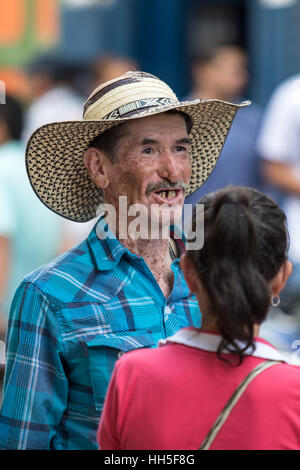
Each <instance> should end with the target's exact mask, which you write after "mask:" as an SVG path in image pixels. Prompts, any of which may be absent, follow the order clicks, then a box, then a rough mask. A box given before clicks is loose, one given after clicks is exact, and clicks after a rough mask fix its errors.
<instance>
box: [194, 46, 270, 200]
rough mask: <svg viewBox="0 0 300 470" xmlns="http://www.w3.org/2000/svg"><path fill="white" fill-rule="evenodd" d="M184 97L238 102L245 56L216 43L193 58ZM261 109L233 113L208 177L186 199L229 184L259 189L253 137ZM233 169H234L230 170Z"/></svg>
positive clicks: (239, 50) (245, 70) (254, 107)
mask: <svg viewBox="0 0 300 470" xmlns="http://www.w3.org/2000/svg"><path fill="white" fill-rule="evenodd" d="M191 77H192V89H191V91H190V93H189V95H188V97H187V98H188V99H196V98H203V99H211V98H214V99H220V100H222V101H230V102H232V103H238V102H240V101H241V96H243V94H244V93H245V89H246V86H247V83H248V58H247V55H246V53H245V51H244V50H243V49H242V48H240V47H239V46H236V45H226V44H224V45H220V46H218V47H214V48H212V49H211V50H208V51H206V53H205V54H202V55H201V56H199V57H197V58H196V59H195V60H193V62H192V66H191ZM261 117H262V112H261V110H260V108H259V106H257V105H253V104H252V106H251V107H250V109H242V110H241V111H240V112H239V113H238V114H237V116H236V119H235V120H234V122H233V125H232V128H231V130H230V134H229V136H228V139H227V140H226V142H225V145H224V148H223V150H222V152H221V155H220V158H219V161H218V164H217V165H216V167H215V169H214V172H213V174H212V177H211V178H209V179H208V180H207V181H206V183H205V184H204V185H203V186H202V187H201V188H200V189H199V190H198V191H196V192H195V193H194V194H193V195H192V196H191V197H189V198H188V199H187V201H186V202H187V203H189V204H194V203H196V202H197V201H198V200H199V199H200V198H201V197H202V196H203V195H204V194H208V193H210V192H212V191H216V190H218V189H220V188H222V187H225V186H227V185H229V184H233V185H242V186H249V187H254V188H257V189H262V186H261V179H260V171H259V157H258V153H257V150H256V139H257V136H258V132H259V129H260V123H261ZM232 168H234V171H232Z"/></svg>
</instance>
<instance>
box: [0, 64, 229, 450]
mask: <svg viewBox="0 0 300 470" xmlns="http://www.w3.org/2000/svg"><path fill="white" fill-rule="evenodd" d="M237 109H238V106H237V105H232V104H227V103H221V102H215V101H213V100H212V101H208V102H201V101H200V100H197V101H195V102H191V103H184V104H181V103H179V101H178V100H177V98H176V96H175V94H174V93H173V91H172V90H171V89H170V88H169V87H168V86H167V85H166V84H165V83H164V82H162V81H161V80H159V79H158V78H156V77H154V76H152V75H150V74H147V73H143V72H129V73H126V74H125V75H123V76H121V77H118V78H117V79H115V80H114V81H112V82H109V83H105V84H102V85H100V86H99V87H98V88H97V89H96V90H94V92H93V93H92V95H91V96H90V97H89V99H88V100H87V102H86V104H85V109H84V119H83V121H73V122H65V123H53V124H48V125H46V126H43V127H42V128H40V129H39V131H37V132H36V133H35V134H34V135H33V136H32V138H31V140H30V142H29V145H28V148H27V157H26V158H27V168H28V175H29V178H30V181H31V184H32V185H33V187H34V189H35V192H36V194H37V195H38V196H39V198H40V199H41V200H42V201H43V202H44V204H46V205H47V206H48V207H49V208H51V209H52V210H53V211H55V212H57V213H59V214H60V215H62V216H64V217H66V218H69V219H71V220H76V221H80V222H84V221H86V220H90V219H92V218H93V217H95V215H96V214H97V213H98V214H99V213H100V212H101V211H102V212H103V214H102V216H101V217H100V220H99V222H98V224H97V225H96V226H95V228H94V229H93V230H92V232H91V234H90V236H89V238H88V239H87V240H86V241H85V242H83V243H82V244H81V245H79V246H77V247H75V248H74V249H72V250H70V251H69V252H67V253H66V254H65V255H63V256H62V257H61V258H59V259H58V260H56V261H54V262H53V263H51V264H50V265H48V266H46V267H43V268H41V269H39V270H38V271H36V272H34V273H33V274H30V275H29V276H27V277H26V278H25V279H24V280H23V282H22V284H21V286H20V287H19V289H18V291H17V293H16V295H15V298H14V302H13V305H12V310H11V317H10V330H9V334H8V351H7V371H6V378H5V390H4V401H3V406H2V411H1V419H0V443H1V446H2V448H19V449H24V448H25V449H49V448H50V449H96V448H97V443H96V430H97V425H98V421H99V417H100V413H101V410H102V406H103V401H104V397H105V394H106V390H107V385H108V381H109V379H110V375H111V372H112V370H113V367H114V363H115V361H116V360H117V358H118V357H120V355H122V354H123V353H126V352H128V351H131V350H133V349H137V348H142V347H154V346H156V344H157V341H158V340H159V339H160V338H161V337H166V336H169V335H170V334H173V333H174V332H175V331H177V330H178V329H179V328H181V327H183V326H187V325H199V324H200V313H199V309H198V305H197V303H196V301H195V297H192V298H189V291H188V288H187V285H186V283H185V281H184V278H183V275H182V272H181V271H180V269H179V256H180V253H181V251H182V250H183V249H184V240H181V239H178V240H177V242H175V235H174V232H173V230H170V228H169V234H168V239H166V238H164V237H158V238H154V237H153V238H152V237H151V236H149V232H148V238H147V237H146V238H143V237H140V238H138V237H137V236H136V235H137V231H136V230H133V229H132V222H134V218H133V212H134V211H133V212H132V211H131V209H132V207H134V206H135V207H136V204H138V206H139V207H141V206H142V207H143V208H144V209H145V217H144V218H143V220H142V225H145V224H148V222H151V223H152V222H154V225H156V226H158V228H162V229H163V228H165V223H164V217H165V216H166V215H170V220H171V222H175V223H176V220H178V219H180V218H181V211H182V206H183V202H184V196H185V195H186V194H187V193H188V192H193V191H195V190H196V189H197V187H198V186H199V185H200V184H201V183H202V182H203V181H204V180H205V178H207V177H208V176H209V174H210V172H211V170H212V168H213V166H214V165H215V162H216V160H217V158H218V155H219V152H220V150H221V148H222V145H223V143H224V140H225V138H226V135H227V133H228V131H229V128H230V125H231V122H232V120H233V118H234V115H235V113H236V111H237ZM168 111H171V112H170V113H169V112H168ZM178 112H179V113H178ZM181 113H183V114H181ZM191 125H192V129H191V128H190V126H191ZM188 133H189V135H188ZM83 161H84V163H83ZM125 196H126V197H125ZM124 197H125V199H126V201H127V205H128V211H127V210H126V214H124V210H123V209H122V204H123V202H124V201H123V199H122V198H124ZM111 208H113V209H114V211H115V214H113V216H114V215H115V216H114V217H113V216H112V213H113V212H114V211H112V210H111ZM152 208H153V211H151V210H152ZM127 215H128V217H127ZM105 216H107V217H105ZM107 220H109V224H108V223H107ZM146 232H147V231H146ZM156 234H157V232H156V231H155V235H156ZM172 238H173V241H172ZM173 252H175V254H174V253H173ZM173 258H175V259H174V261H172V260H173Z"/></svg>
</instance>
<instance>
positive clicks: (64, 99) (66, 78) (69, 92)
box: [22, 54, 84, 144]
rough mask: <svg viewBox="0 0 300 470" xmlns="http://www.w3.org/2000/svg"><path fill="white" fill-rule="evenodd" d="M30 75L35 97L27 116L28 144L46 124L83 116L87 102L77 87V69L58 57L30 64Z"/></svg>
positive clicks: (25, 135) (49, 56)
mask: <svg viewBox="0 0 300 470" xmlns="http://www.w3.org/2000/svg"><path fill="white" fill-rule="evenodd" d="M28 75H29V84H30V88H31V96H32V98H31V102H30V104H29V106H28V108H27V110H26V113H25V115H24V129H23V132H22V138H23V140H24V142H25V144H26V143H27V141H28V139H29V137H30V136H31V134H32V133H33V132H34V131H35V130H36V129H37V128H38V127H40V126H43V125H44V124H48V123H49V122H55V121H63V120H70V121H73V120H77V119H80V118H81V116H82V105H83V102H84V97H81V96H80V95H79V94H78V92H77V89H76V88H75V77H76V70H75V69H74V68H73V67H71V66H69V65H66V64H65V63H64V62H63V59H61V58H59V57H57V56H54V55H51V54H47V55H43V56H40V57H38V58H37V59H36V60H35V61H33V62H32V63H31V64H30V65H29V67H28Z"/></svg>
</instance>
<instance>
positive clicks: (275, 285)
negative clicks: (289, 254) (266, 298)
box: [271, 261, 293, 296]
mask: <svg viewBox="0 0 300 470" xmlns="http://www.w3.org/2000/svg"><path fill="white" fill-rule="evenodd" d="M292 272H293V265H292V263H291V262H290V261H285V262H284V263H283V265H282V266H281V268H280V269H279V271H278V273H277V274H276V276H275V277H274V279H273V281H272V284H271V292H272V295H275V296H277V295H279V294H280V292H281V291H282V289H283V288H284V286H285V284H286V281H287V280H288V278H289V277H290V275H291V274H292Z"/></svg>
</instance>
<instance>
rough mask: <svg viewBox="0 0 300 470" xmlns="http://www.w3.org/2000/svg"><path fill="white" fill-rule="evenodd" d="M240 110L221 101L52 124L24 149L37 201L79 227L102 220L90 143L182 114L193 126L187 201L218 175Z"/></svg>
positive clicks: (43, 128) (42, 128)
mask: <svg viewBox="0 0 300 470" xmlns="http://www.w3.org/2000/svg"><path fill="white" fill-rule="evenodd" d="M249 104H250V102H249V101H248V102H243V103H240V104H233V103H228V102H225V101H220V100H206V101H202V100H195V101H187V102H181V103H178V104H176V103H175V104H172V105H170V104H169V105H165V106H159V107H154V108H150V109H149V108H148V109H147V110H145V111H143V112H141V113H139V114H138V115H133V116H130V117H128V118H124V119H114V120H81V121H63V122H55V123H49V124H46V125H44V126H41V127H40V128H38V129H37V130H36V131H35V132H34V133H33V134H32V136H31V137H30V139H29V141H28V144H27V148H26V168H27V173H28V177H29V180H30V182H31V185H32V187H33V189H34V191H35V193H36V195H37V196H38V197H39V199H40V200H41V201H42V202H43V204H45V205H46V206H47V207H48V208H49V209H51V210H52V211H54V212H56V213H57V214H59V215H61V216H63V217H65V218H67V219H69V220H73V221H76V222H87V221H89V220H91V219H93V218H95V217H96V216H97V215H98V212H97V209H98V208H99V206H100V205H101V204H102V203H103V194H102V191H101V190H100V189H99V188H97V187H96V186H95V184H94V183H93V182H92V181H91V179H90V177H89V175H88V172H87V170H86V168H85V166H84V163H83V155H84V152H85V150H86V149H87V148H88V146H89V144H90V142H91V141H92V140H93V139H94V138H95V137H97V136H98V135H99V134H101V133H102V132H104V131H106V130H108V129H110V128H112V127H114V126H117V125H118V124H121V123H123V122H126V121H129V120H132V119H140V118H142V117H146V116H150V115H155V114H160V113H163V112H166V111H169V110H171V109H172V110H178V111H182V112H184V113H186V114H188V115H189V116H190V117H191V119H192V121H193V126H192V130H191V133H190V135H189V137H190V139H191V150H190V157H191V163H192V176H191V180H190V183H189V186H188V190H187V192H186V196H188V195H190V194H192V193H193V192H195V191H196V190H197V189H198V188H199V187H200V186H202V184H203V183H204V182H205V181H206V180H207V178H208V177H209V175H210V174H211V172H212V170H213V169H214V167H215V165H216V163H217V161H218V158H219V156H220V153H221V150H222V148H223V145H224V143H225V140H226V137H227V135H228V132H229V130H230V127H231V124H232V122H233V119H234V117H235V114H236V112H237V111H238V109H239V108H241V107H243V106H247V105H249Z"/></svg>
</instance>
